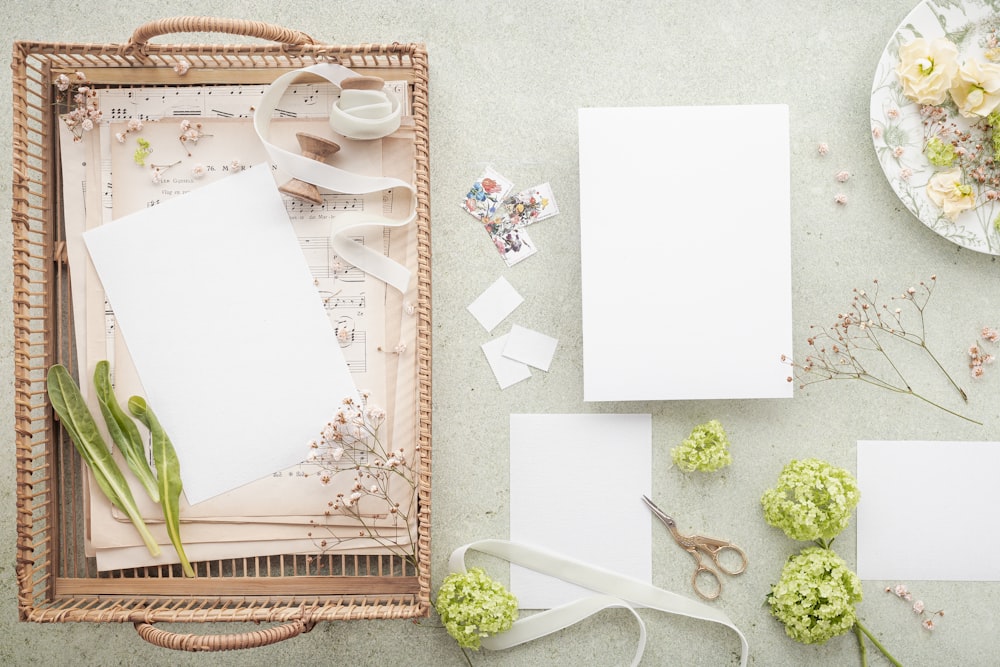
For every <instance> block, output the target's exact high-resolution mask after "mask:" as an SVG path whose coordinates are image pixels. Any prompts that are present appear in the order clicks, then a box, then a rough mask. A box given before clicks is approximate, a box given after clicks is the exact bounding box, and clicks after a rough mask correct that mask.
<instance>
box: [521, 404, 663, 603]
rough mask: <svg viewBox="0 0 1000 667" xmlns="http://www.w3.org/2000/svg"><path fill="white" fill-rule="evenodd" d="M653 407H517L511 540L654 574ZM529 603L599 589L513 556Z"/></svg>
mask: <svg viewBox="0 0 1000 667" xmlns="http://www.w3.org/2000/svg"><path fill="white" fill-rule="evenodd" d="M651 463H652V418H651V417H650V415H648V414H641V415H633V414H579V415H568V414H552V415H537V414H536V415H527V414H512V415H511V416H510V539H511V540H512V541H514V542H522V543H524V544H530V545H534V546H539V547H543V548H546V549H548V550H550V551H555V552H556V553H560V554H563V555H566V556H569V557H572V558H576V559H579V560H582V561H585V562H588V563H591V564H593V565H597V566H600V567H604V568H606V569H609V570H612V571H614V572H617V573H619V574H624V575H627V576H630V577H634V578H636V579H639V580H641V581H644V582H647V583H649V582H651V581H652V552H651V549H652V535H651V533H652V530H651V521H650V512H649V509H648V508H647V507H646V505H645V504H644V503H643V501H642V495H643V494H646V495H650V492H651V488H652V481H651V473H650V467H651ZM510 583H511V586H510V588H511V592H512V593H514V594H515V595H516V596H517V597H518V603H519V606H520V608H521V609H549V608H552V607H556V606H559V605H561V604H564V603H566V602H570V601H572V600H575V599H577V598H580V597H583V596H585V595H587V594H589V593H590V592H589V591H587V590H586V589H583V588H580V587H578V586H575V585H573V584H568V583H566V582H564V581H561V580H559V579H555V578H553V577H549V576H546V575H542V574H538V573H537V572H534V571H532V570H529V569H526V568H523V567H520V566H517V565H511V567H510Z"/></svg>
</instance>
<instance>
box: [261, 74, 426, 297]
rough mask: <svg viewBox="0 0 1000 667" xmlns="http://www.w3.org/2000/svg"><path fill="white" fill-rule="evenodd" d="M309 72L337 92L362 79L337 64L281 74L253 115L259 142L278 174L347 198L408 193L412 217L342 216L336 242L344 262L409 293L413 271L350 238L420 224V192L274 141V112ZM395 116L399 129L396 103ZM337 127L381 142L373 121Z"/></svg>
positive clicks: (349, 119) (337, 221)
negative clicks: (377, 228)
mask: <svg viewBox="0 0 1000 667" xmlns="http://www.w3.org/2000/svg"><path fill="white" fill-rule="evenodd" d="M304 73H310V74H315V75H317V76H320V77H322V78H324V79H326V80H327V81H329V82H330V83H332V84H334V85H335V86H338V87H339V86H340V82H341V81H343V80H344V79H346V78H348V77H354V76H357V74H356V73H355V72H353V71H351V70H349V69H348V68H346V67H344V66H342V65H336V64H333V63H323V64H319V65H312V66H310V67H304V68H302V69H298V70H294V71H292V72H287V73H285V74H282V75H281V76H279V77H278V78H277V79H275V80H274V82H272V83H271V85H269V86H268V87H267V88H266V89H265V90H264V95H263V97H262V98H261V101H260V104H259V105H258V106H257V108H256V109H255V110H254V114H253V126H254V129H255V130H256V131H257V136H258V137H260V140H261V142H262V143H263V144H264V148H265V149H266V150H267V153H268V155H269V156H270V158H271V161H272V162H273V163H274V164H275V166H277V168H278V169H279V170H281V171H283V172H285V173H287V174H289V175H291V176H292V177H294V178H297V179H299V180H301V181H305V182H307V183H312V184H313V185H316V186H319V187H321V188H325V189H327V190H331V191H333V192H339V193H342V194H352V195H365V194H369V193H372V192H380V191H383V190H389V189H393V190H396V191H403V192H407V193H409V195H410V198H409V199H410V201H409V202H408V204H409V205H408V207H407V214H406V217H405V218H404V219H394V218H387V217H385V216H382V215H376V214H374V213H367V212H356V211H347V212H343V213H340V214H339V215H338V216H337V217H336V219H335V220H334V223H333V240H332V245H333V250H334V252H336V253H337V255H339V256H340V257H341V258H342V259H343V260H344V261H346V262H349V263H350V264H352V265H354V266H355V267H357V268H359V269H361V270H362V271H364V272H365V273H368V274H370V275H372V276H375V277H376V278H378V279H379V280H382V281H384V282H385V283H387V284H389V285H391V286H392V287H395V288H396V289H397V290H399V291H400V292H404V293H405V292H406V290H407V288H408V287H409V284H410V271H409V270H408V269H407V268H406V267H404V266H403V265H401V264H399V263H397V262H394V261H393V260H391V259H389V258H388V257H386V256H385V255H383V254H381V253H379V252H377V251H375V250H372V249H370V248H367V247H365V246H363V245H361V244H360V243H356V242H355V241H353V240H352V239H351V238H350V237H349V233H350V230H352V229H354V228H356V227H361V226H365V225H384V226H387V227H402V226H405V225H407V224H409V223H410V222H412V221H413V220H415V219H416V217H417V193H416V190H415V189H414V187H413V186H412V185H410V184H409V183H407V182H406V181H402V180H399V179H398V178H388V177H378V176H362V175H361V174H355V173H352V172H349V171H345V170H344V169H338V168H337V167H334V166H332V165H329V164H326V163H324V162H319V161H317V160H312V159H310V158H307V157H303V156H302V155H299V154H297V153H292V152H290V151H287V150H285V149H283V148H279V147H278V146H275V145H274V144H272V143H271V142H270V136H271V134H270V129H271V127H270V126H271V118H272V116H273V115H274V110H275V109H276V108H277V106H278V102H279V100H281V96H282V95H283V94H284V92H285V90H286V89H287V88H288V86H289V85H291V83H292V82H293V81H294V80H295V79H296V78H298V77H299V75H300V74H304ZM391 97H392V98H393V99H395V97H396V96H395V95H392V96H391ZM395 112H396V114H397V118H396V126H398V120H399V119H398V112H399V102H398V100H397V101H396V106H395ZM338 122H339V123H341V124H342V128H343V129H344V130H347V131H348V132H353V133H355V134H357V135H359V136H365V135H369V136H366V138H369V139H372V138H376V137H375V136H370V135H371V134H372V128H371V121H369V120H366V119H363V118H357V117H353V116H350V115H347V116H346V118H345V119H342V120H341V121H338ZM351 123H354V124H355V125H356V127H355V126H354V125H351ZM392 131H393V129H390V130H389V132H392ZM342 133H343V132H342ZM345 136H346V135H345ZM379 136H383V135H379Z"/></svg>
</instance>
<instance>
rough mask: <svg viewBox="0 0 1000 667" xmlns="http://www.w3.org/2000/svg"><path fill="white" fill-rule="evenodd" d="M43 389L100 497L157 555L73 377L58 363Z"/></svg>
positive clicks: (128, 489) (51, 371)
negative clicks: (102, 493)
mask: <svg viewBox="0 0 1000 667" xmlns="http://www.w3.org/2000/svg"><path fill="white" fill-rule="evenodd" d="M46 389H47V391H48V395H49V402H50V403H52V409H53V410H55V413H56V414H57V415H58V416H59V421H60V423H61V424H62V425H63V428H65V429H66V432H67V433H69V437H70V440H72V441H73V445H74V446H75V447H76V451H78V452H79V453H80V456H81V457H82V458H83V460H84V463H86V464H87V467H89V468H90V470H91V472H93V473H94V479H95V480H96V481H97V485H98V486H99V487H100V489H101V491H103V492H104V495H105V496H107V497H108V500H110V501H111V503H112V504H113V505H114V506H115V507H117V508H119V509H120V510H122V511H123V512H125V514H127V515H128V518H129V519H131V520H132V524H133V525H134V526H135V528H136V530H138V531H139V534H140V535H141V536H142V540H143V542H145V543H146V548H147V549H149V553H150V554H152V555H153V556H159V555H160V547H159V545H158V544H157V543H156V540H155V539H153V535H152V533H150V532H149V529H148V528H147V527H146V522H145V521H143V520H142V514H141V513H140V512H139V507H138V506H137V505H136V504H135V499H134V498H133V496H132V490H131V489H130V488H129V486H128V482H126V481H125V476H124V475H123V474H122V471H121V469H119V468H118V464H116V463H115V461H114V459H113V458H112V457H111V451H110V450H109V449H108V446H107V444H106V443H105V442H104V438H103V437H102V436H101V432H100V431H99V430H98V428H97V422H95V421H94V417H93V415H91V414H90V409H89V408H87V403H86V402H85V401H84V400H83V395H82V394H81V393H80V388H79V387H78V386H77V384H76V382H75V381H74V380H73V377H72V376H71V375H70V374H69V371H68V370H66V367H65V366H63V365H61V364H55V365H53V366H51V367H50V368H49V372H48V375H47V378H46Z"/></svg>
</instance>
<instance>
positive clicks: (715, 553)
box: [695, 535, 749, 576]
mask: <svg viewBox="0 0 1000 667" xmlns="http://www.w3.org/2000/svg"><path fill="white" fill-rule="evenodd" d="M695 539H697V540H698V542H699V547H700V548H701V549H702V550H703V551H705V553H707V554H708V555H709V556H711V557H712V562H714V563H715V566H716V567H717V568H719V569H720V570H721V571H722V572H724V573H725V574H728V575H730V576H735V575H737V574H743V572H744V571H746V569H747V563H748V562H749V561H748V560H747V555H746V552H745V551H743V549H740V548H739V547H738V546H736V545H735V544H733V543H732V542H724V541H722V540H716V539H713V538H711V537H701V536H700V535H699V536H697V537H696V538H695ZM726 551H732V552H735V553H736V555H737V556H738V557H739V565H738V566H736V567H735V568H734V569H730V568H728V567H726V564H725V563H723V562H722V560H721V559H720V558H719V555H720V554H722V553H723V552H726Z"/></svg>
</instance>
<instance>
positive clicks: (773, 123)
mask: <svg viewBox="0 0 1000 667" xmlns="http://www.w3.org/2000/svg"><path fill="white" fill-rule="evenodd" d="M579 131H580V138H579V140H580V228H581V229H580V238H581V257H582V284H583V365H584V369H583V374H584V400H587V401H625V400H676V399H714V398H720V399H721V398H786V397H791V396H792V385H791V384H790V383H788V382H787V381H786V378H787V376H788V367H787V366H786V365H784V364H783V363H782V362H781V355H782V354H790V352H791V350H792V338H791V334H792V307H791V238H790V204H789V187H790V186H789V183H790V179H789V134H788V107H787V106H785V105H753V106H700V107H699V106H691V107H636V108H593V109H580V111H579Z"/></svg>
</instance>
